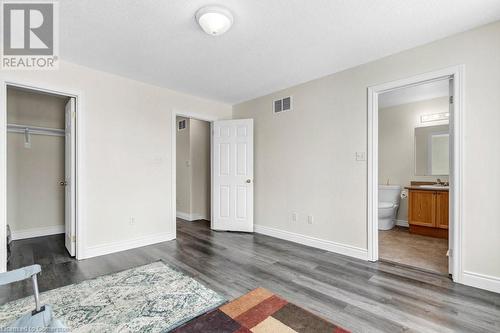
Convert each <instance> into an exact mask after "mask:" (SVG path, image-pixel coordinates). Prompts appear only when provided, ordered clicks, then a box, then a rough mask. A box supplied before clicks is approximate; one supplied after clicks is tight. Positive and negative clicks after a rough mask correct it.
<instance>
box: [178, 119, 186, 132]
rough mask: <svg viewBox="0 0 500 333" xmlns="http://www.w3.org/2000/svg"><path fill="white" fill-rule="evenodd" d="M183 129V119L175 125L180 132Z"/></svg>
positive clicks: (184, 126)
mask: <svg viewBox="0 0 500 333" xmlns="http://www.w3.org/2000/svg"><path fill="white" fill-rule="evenodd" d="M185 128H186V120H185V119H184V120H181V121H179V123H178V125H177V130H178V131H182V130H183V129H185Z"/></svg>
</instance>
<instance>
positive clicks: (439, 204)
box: [436, 192, 449, 229]
mask: <svg viewBox="0 0 500 333" xmlns="http://www.w3.org/2000/svg"><path fill="white" fill-rule="evenodd" d="M448 208H449V204H448V192H436V227H438V228H442V229H448V220H449V216H448Z"/></svg>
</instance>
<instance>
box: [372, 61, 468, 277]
mask: <svg viewBox="0 0 500 333" xmlns="http://www.w3.org/2000/svg"><path fill="white" fill-rule="evenodd" d="M462 70H463V69H462V68H461V67H456V68H451V69H447V70H443V71H439V72H436V73H429V74H425V75H421V76H417V77H414V78H410V79H406V80H401V81H398V82H392V83H388V84H385V85H380V86H377V87H372V88H369V152H368V156H369V191H368V192H369V232H370V234H369V257H370V260H372V261H377V260H383V261H389V262H392V263H395V264H398V265H405V266H410V267H414V268H416V269H419V270H424V271H428V272H432V273H436V274H450V275H452V277H453V279H454V280H455V281H457V282H458V279H459V276H460V274H459V272H460V267H459V266H458V263H459V262H460V261H459V255H460V237H459V235H460V223H459V221H460V219H459V217H460V214H459V213H460V209H459V207H460V206H459V202H460V199H461V198H460V195H459V193H460V192H459V190H458V188H459V186H460V182H459V180H460V170H461V168H460V166H461V161H460V146H459V145H460V140H459V138H460V133H461V132H460V126H459V125H460V119H459V118H457V115H460V114H461V113H460V112H461V110H462V101H461V85H462V82H461V71H462ZM457 84H458V86H457ZM457 95H458V96H457ZM457 99H458V103H457ZM457 104H458V105H457Z"/></svg>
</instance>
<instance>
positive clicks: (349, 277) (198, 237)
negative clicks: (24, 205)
mask: <svg viewBox="0 0 500 333" xmlns="http://www.w3.org/2000/svg"><path fill="white" fill-rule="evenodd" d="M177 237H178V238H177V240H176V241H171V242H165V243H161V244H157V245H152V246H147V247H142V248H139V249H134V250H129V251H124V252H120V253H115V254H110V255H106V256H101V257H97V258H92V259H87V260H82V261H76V260H74V259H71V258H69V257H68V255H67V254H66V251H65V250H64V243H63V237H62V236H50V237H41V238H34V239H30V240H22V241H16V242H14V243H13V257H12V261H11V264H10V267H9V269H13V268H18V267H22V266H25V265H29V264H32V263H39V264H41V265H42V276H41V277H40V278H39V284H40V289H41V290H42V291H44V290H48V289H52V288H57V287H60V286H64V285H68V284H71V283H75V282H79V281H83V280H86V279H90V278H93V277H96V276H99V275H103V274H108V273H112V272H117V271H120V270H124V269H127V268H132V267H136V266H139V265H143V264H147V263H150V262H153V261H156V260H159V259H161V260H164V261H165V262H166V263H168V264H170V265H173V266H175V267H177V268H179V269H181V270H183V271H185V272H186V273H187V274H189V275H191V276H194V277H195V278H196V279H198V280H199V281H201V282H203V283H205V284H206V285H207V286H209V287H211V288H212V289H214V290H216V291H218V292H220V293H221V294H223V295H225V296H226V297H227V298H228V299H232V298H235V297H238V296H240V295H242V294H244V293H246V292H248V291H250V290H251V289H254V288H256V287H264V288H267V289H269V290H271V291H273V292H274V293H277V294H280V295H281V296H283V297H285V298H287V299H288V300H289V301H291V302H293V303H296V304H297V305H300V306H302V307H304V308H306V309H309V310H310V311H312V312H315V313H317V314H319V315H321V316H323V317H325V318H327V319H329V320H331V321H333V322H335V323H337V324H339V325H341V326H343V327H345V328H346V329H350V330H352V331H353V332H426V333H427V332H440V333H442V332H500V294H495V293H490V292H487V291H482V290H479V289H475V288H471V287H466V286H462V285H458V284H454V283H453V282H451V281H450V280H449V279H448V278H446V277H443V276H439V275H434V274H432V273H427V272H422V271H418V270H412V269H409V268H406V267H400V266H397V265H394V264H390V263H383V262H378V263H369V262H365V261H361V260H357V259H352V258H349V257H345V256H342V255H337V254H333V253H330V252H326V251H322V250H318V249H313V248H309V247H306V246H302V245H298V244H294V243H290V242H286V241H282V240H278V239H275V238H271V237H267V236H263V235H258V234H254V235H252V234H242V233H229V232H213V231H211V230H210V229H209V228H208V224H207V222H204V221H199V222H184V221H179V222H178V226H177ZM27 295H31V285H30V283H29V282H28V281H27V282H22V283H16V284H13V285H11V286H9V287H1V288H0V304H3V303H4V302H6V301H9V300H13V299H17V298H19V297H23V296H27Z"/></svg>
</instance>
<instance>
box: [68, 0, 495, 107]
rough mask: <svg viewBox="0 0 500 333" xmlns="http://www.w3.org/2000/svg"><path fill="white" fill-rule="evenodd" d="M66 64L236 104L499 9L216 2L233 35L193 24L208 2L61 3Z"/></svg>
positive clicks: (455, 2) (429, 3) (283, 0)
mask: <svg viewBox="0 0 500 333" xmlns="http://www.w3.org/2000/svg"><path fill="white" fill-rule="evenodd" d="M59 3H60V12H61V27H60V34H61V40H60V45H61V57H62V58H63V59H65V60H68V61H71V62H75V63H78V64H81V65H85V66H89V67H93V68H96V69H100V70H104V71H107V72H111V73H115V74H119V75H123V76H126V77H130V78H133V79H136V80H140V81H145V82H148V83H152V84H156V85H159V86H163V87H167V88H171V89H174V90H178V91H183V92H186V93H190V94H194V95H197V96H201V97H206V98H210V99H214V100H219V101H223V102H227V103H236V102H240V101H244V100H248V99H251V98H254V97H258V96H262V95H265V94H268V93H271V92H273V91H276V90H279V89H283V88H286V87H289V86H292V85H295V84H298V83H302V82H305V81H309V80H312V79H315V78H318V77H322V76H325V75H328V74H331V73H334V72H337V71H340V70H343V69H346V68H349V67H353V66H356V65H359V64H362V63H366V62H368V61H371V60H375V59H378V58H381V57H383V56H386V55H389V54H393V53H396V52H399V51H402V50H405V49H409V48H412V47H415V46H417V45H421V44H425V43H427V42H430V41H433V40H436V39H440V38H443V37H446V36H449V35H452V34H455V33H458V32H461V31H465V30H468V29H471V28H474V27H476V26H479V25H483V24H486V23H489V22H492V21H496V20H499V19H500V1H499V0H217V1H215V3H217V4H221V5H224V6H225V7H227V8H229V9H230V10H231V11H232V13H233V15H234V19H235V23H234V26H233V28H232V29H231V30H230V31H229V32H227V33H226V34H224V35H222V36H220V37H211V36H208V35H206V34H205V33H204V32H202V31H201V30H200V29H199V27H198V25H197V24H196V22H195V20H194V14H195V12H196V10H197V9H199V8H200V7H202V6H204V5H207V4H213V3H214V2H213V1H210V0H189V1H186V0H164V1H160V0H100V1H96V0H63V1H60V2H59Z"/></svg>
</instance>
